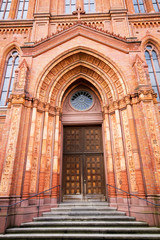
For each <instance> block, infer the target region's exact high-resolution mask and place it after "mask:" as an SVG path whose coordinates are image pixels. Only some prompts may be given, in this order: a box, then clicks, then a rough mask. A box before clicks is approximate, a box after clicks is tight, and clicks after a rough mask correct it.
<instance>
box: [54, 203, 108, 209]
mask: <svg viewBox="0 0 160 240" xmlns="http://www.w3.org/2000/svg"><path fill="white" fill-rule="evenodd" d="M74 206H93V207H97V206H105V207H106V206H109V204H108V203H107V202H65V203H64V202H63V203H60V204H58V207H60V208H63V207H74Z"/></svg>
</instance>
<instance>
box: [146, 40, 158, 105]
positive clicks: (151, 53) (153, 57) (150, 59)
mask: <svg viewBox="0 0 160 240" xmlns="http://www.w3.org/2000/svg"><path fill="white" fill-rule="evenodd" d="M145 58H146V62H147V65H148V71H149V76H150V80H151V84H152V88H153V89H154V91H155V92H156V93H157V98H158V101H160V65H159V59H158V56H157V53H156V50H155V49H154V47H153V46H152V45H147V46H146V49H145Z"/></svg>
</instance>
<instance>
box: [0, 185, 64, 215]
mask: <svg viewBox="0 0 160 240" xmlns="http://www.w3.org/2000/svg"><path fill="white" fill-rule="evenodd" d="M58 187H60V185H56V186H54V187H52V188H49V189H47V190H45V191H43V192H39V193H37V194H34V195H32V196H31V197H29V198H26V199H23V200H21V201H19V202H16V203H13V204H11V205H7V206H4V205H2V206H0V211H1V207H12V206H15V205H17V204H19V203H22V202H24V201H27V200H29V199H31V198H33V197H36V196H38V195H40V194H42V193H45V192H48V191H50V190H52V189H54V188H58Z"/></svg>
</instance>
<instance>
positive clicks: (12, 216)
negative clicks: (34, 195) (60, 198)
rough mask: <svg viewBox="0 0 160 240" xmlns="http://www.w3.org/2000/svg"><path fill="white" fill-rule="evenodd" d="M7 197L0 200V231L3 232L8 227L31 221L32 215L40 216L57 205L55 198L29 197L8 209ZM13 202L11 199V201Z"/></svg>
mask: <svg viewBox="0 0 160 240" xmlns="http://www.w3.org/2000/svg"><path fill="white" fill-rule="evenodd" d="M7 202H8V199H3V200H2V199H1V200H0V206H2V207H1V211H0V223H1V224H0V233H4V232H5V230H6V228H8V227H18V226H20V225H21V223H25V222H29V221H32V219H33V218H34V217H38V216H41V215H42V213H43V212H48V211H50V209H51V208H54V207H57V199H56V198H51V199H46V198H45V199H40V201H39V200H38V199H30V200H26V201H24V202H22V203H21V204H18V205H16V206H13V207H12V208H10V209H9V210H8V217H7V218H6V216H7V207H3V206H7V205H8V204H6V203H7ZM12 203H13V201H12Z"/></svg>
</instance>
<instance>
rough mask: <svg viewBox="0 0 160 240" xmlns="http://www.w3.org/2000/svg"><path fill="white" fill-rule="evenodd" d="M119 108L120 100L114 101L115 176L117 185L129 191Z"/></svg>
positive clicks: (112, 120) (111, 108)
mask: <svg viewBox="0 0 160 240" xmlns="http://www.w3.org/2000/svg"><path fill="white" fill-rule="evenodd" d="M118 108H119V106H118V102H114V103H113V105H111V106H110V109H109V111H110V113H111V115H110V119H111V129H112V138H113V154H114V168H115V178H116V186H117V187H118V188H121V189H123V190H126V191H128V177H127V169H126V163H125V155H124V146H123V137H122V130H121V121H120V115H119V109H118ZM112 111H113V113H112ZM119 194H121V192H119Z"/></svg>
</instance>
